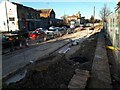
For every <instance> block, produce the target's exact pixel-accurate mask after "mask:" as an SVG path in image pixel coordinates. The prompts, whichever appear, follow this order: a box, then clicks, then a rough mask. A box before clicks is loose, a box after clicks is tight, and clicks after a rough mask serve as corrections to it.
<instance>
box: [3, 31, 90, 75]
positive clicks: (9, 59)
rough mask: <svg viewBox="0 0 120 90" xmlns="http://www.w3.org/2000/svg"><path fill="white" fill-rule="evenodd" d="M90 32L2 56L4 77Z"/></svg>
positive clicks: (75, 34)
mask: <svg viewBox="0 0 120 90" xmlns="http://www.w3.org/2000/svg"><path fill="white" fill-rule="evenodd" d="M88 33H89V32H88V31H87V30H84V31H79V32H77V33H73V34H68V35H65V36H63V37H60V38H57V39H54V40H50V41H48V42H46V43H43V44H38V45H35V46H33V47H32V48H27V49H21V50H19V51H16V52H15V53H13V54H7V55H3V56H2V77H5V76H7V75H9V74H10V73H12V72H14V71H16V70H17V69H20V68H22V67H24V66H25V65H26V64H28V63H29V62H30V61H33V62H34V61H36V60H38V59H39V58H41V57H43V56H45V55H48V54H50V53H52V52H54V51H55V50H57V49H58V48H61V47H62V46H64V45H66V44H68V43H69V41H70V40H69V39H72V38H77V37H79V38H83V37H84V36H86V35H87V34H88Z"/></svg>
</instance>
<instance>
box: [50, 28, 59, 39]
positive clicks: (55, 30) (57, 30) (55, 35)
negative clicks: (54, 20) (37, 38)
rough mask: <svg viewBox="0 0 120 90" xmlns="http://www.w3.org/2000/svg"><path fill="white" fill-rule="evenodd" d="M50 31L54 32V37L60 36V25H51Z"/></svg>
mask: <svg viewBox="0 0 120 90" xmlns="http://www.w3.org/2000/svg"><path fill="white" fill-rule="evenodd" d="M48 31H49V32H51V33H52V34H53V37H54V38H55V37H58V36H59V27H53V26H52V27H50V28H49V30H48Z"/></svg>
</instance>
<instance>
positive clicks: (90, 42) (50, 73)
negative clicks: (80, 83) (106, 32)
mask: <svg viewBox="0 0 120 90" xmlns="http://www.w3.org/2000/svg"><path fill="white" fill-rule="evenodd" d="M97 37H98V34H97V33H96V34H94V35H92V36H90V37H89V38H87V39H86V40H85V41H84V42H83V43H82V44H81V47H80V48H79V49H78V50H76V52H75V53H74V54H72V55H71V57H70V58H69V61H68V60H66V58H65V55H64V54H53V55H50V56H49V57H46V58H44V59H43V60H39V61H37V62H35V63H34V64H32V65H30V66H28V67H27V70H28V72H27V74H26V76H25V78H23V79H22V80H20V81H18V82H16V83H11V84H9V85H4V86H3V89H5V88H7V89H8V88H16V89H21V88H66V89H67V86H68V84H69V82H70V80H71V78H72V77H73V75H74V73H75V69H82V70H88V71H91V66H92V61H93V58H94V53H95V49H96V44H97ZM78 57H80V58H81V59H82V61H81V59H80V60H78V61H77V60H74V61H73V59H72V58H78Z"/></svg>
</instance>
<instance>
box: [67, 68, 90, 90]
mask: <svg viewBox="0 0 120 90" xmlns="http://www.w3.org/2000/svg"><path fill="white" fill-rule="evenodd" d="M75 73H76V74H75V75H74V76H73V77H72V79H71V81H70V82H69V85H68V88H69V90H72V89H74V88H76V89H77V88H79V89H85V87H86V85H87V81H88V78H89V77H90V75H89V71H87V70H79V69H76V70H75Z"/></svg>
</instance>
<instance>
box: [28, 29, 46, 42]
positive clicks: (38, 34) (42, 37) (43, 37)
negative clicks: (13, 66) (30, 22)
mask: <svg viewBox="0 0 120 90" xmlns="http://www.w3.org/2000/svg"><path fill="white" fill-rule="evenodd" d="M29 38H30V39H32V40H35V39H39V40H40V41H41V40H42V41H44V40H46V35H45V33H44V32H43V31H42V30H39V29H36V30H35V31H32V32H30V34H29Z"/></svg>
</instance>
